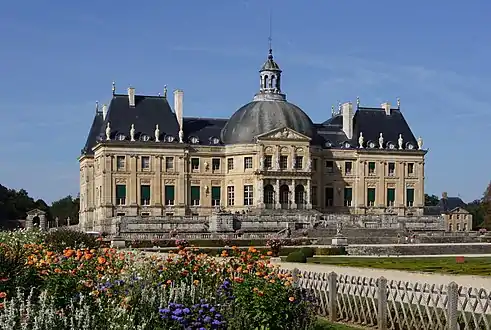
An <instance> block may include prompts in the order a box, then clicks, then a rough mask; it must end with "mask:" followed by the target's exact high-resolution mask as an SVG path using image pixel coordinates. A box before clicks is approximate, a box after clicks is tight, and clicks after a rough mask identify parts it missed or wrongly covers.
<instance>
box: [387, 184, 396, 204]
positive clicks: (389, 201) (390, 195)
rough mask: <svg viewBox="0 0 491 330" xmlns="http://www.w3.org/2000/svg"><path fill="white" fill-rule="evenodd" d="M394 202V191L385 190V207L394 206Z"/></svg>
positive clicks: (391, 189) (392, 189)
mask: <svg viewBox="0 0 491 330" xmlns="http://www.w3.org/2000/svg"><path fill="white" fill-rule="evenodd" d="M395 201H396V190H395V189H394V188H387V206H394V204H395Z"/></svg>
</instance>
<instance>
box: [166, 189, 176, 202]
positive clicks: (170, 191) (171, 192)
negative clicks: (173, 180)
mask: <svg viewBox="0 0 491 330" xmlns="http://www.w3.org/2000/svg"><path fill="white" fill-rule="evenodd" d="M165 200H166V201H173V200H174V186H165Z"/></svg>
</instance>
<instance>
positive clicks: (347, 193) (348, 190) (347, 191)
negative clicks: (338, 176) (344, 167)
mask: <svg viewBox="0 0 491 330" xmlns="http://www.w3.org/2000/svg"><path fill="white" fill-rule="evenodd" d="M352 198H353V190H352V189H351V188H344V200H345V201H350V200H352Z"/></svg>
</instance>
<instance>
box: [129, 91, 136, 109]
mask: <svg viewBox="0 0 491 330" xmlns="http://www.w3.org/2000/svg"><path fill="white" fill-rule="evenodd" d="M128 101H129V103H130V107H132V108H133V107H134V106H135V89H134V88H133V87H128Z"/></svg>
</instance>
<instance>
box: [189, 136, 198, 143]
mask: <svg viewBox="0 0 491 330" xmlns="http://www.w3.org/2000/svg"><path fill="white" fill-rule="evenodd" d="M189 141H191V143H194V144H197V143H199V139H198V138H197V137H196V136H191V138H190V139H189Z"/></svg>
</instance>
